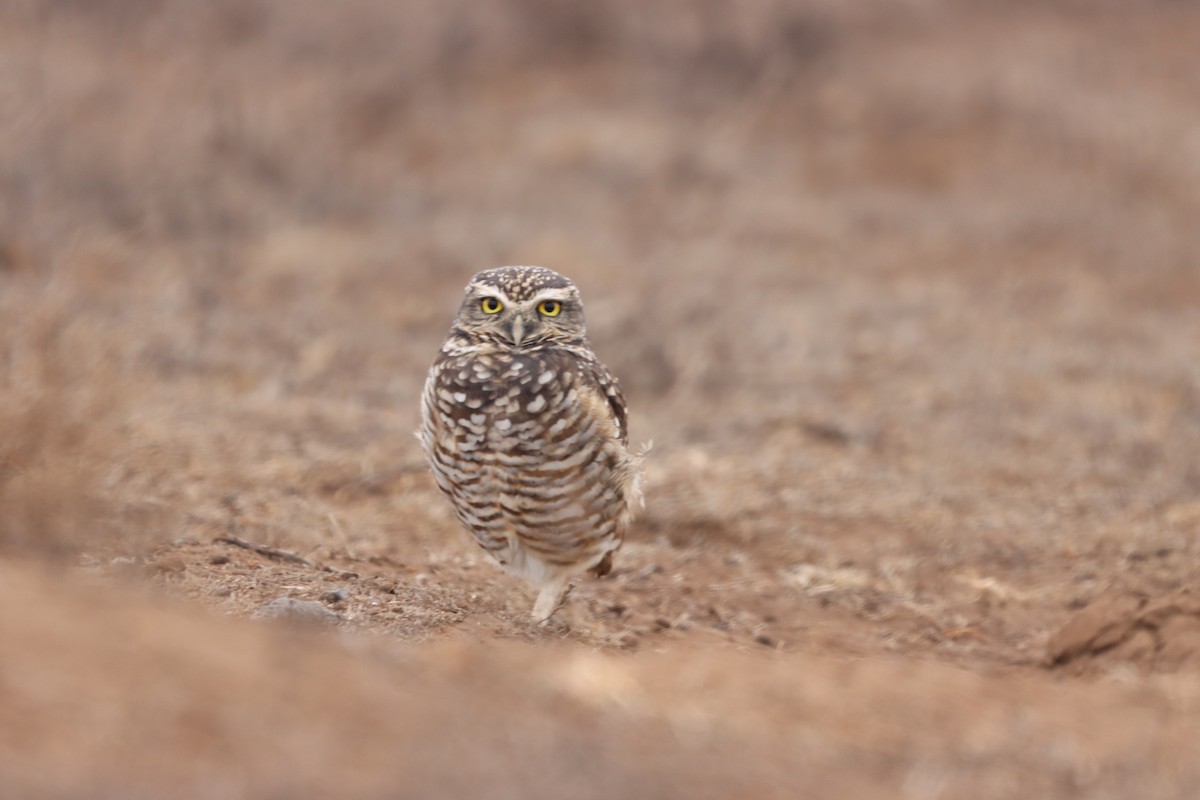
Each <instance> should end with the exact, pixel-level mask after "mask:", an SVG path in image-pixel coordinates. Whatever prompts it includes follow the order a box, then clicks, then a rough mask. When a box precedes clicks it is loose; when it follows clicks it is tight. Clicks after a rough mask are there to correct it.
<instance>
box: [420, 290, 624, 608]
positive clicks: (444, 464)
mask: <svg viewBox="0 0 1200 800" xmlns="http://www.w3.org/2000/svg"><path fill="white" fill-rule="evenodd" d="M504 269H507V270H538V269H539V268H504ZM504 269H502V270H490V271H488V272H485V273H480V275H478V276H476V277H475V278H474V279H473V280H472V284H471V285H469V286H468V298H467V299H466V300H465V301H464V309H463V311H462V312H460V319H461V316H462V315H463V314H466V313H469V312H470V311H471V310H472V309H471V308H468V304H469V303H472V302H473V299H474V298H473V295H477V294H480V293H486V292H488V291H492V292H496V293H497V294H499V295H500V296H501V297H503V301H500V300H497V303H502V305H503V306H505V307H507V306H509V305H512V306H516V307H517V309H518V310H519V309H520V308H521V304H522V296H523V295H525V296H526V297H525V300H524V302H525V303H526V304H528V303H531V302H534V301H536V300H537V299H538V298H541V297H544V296H549V297H552V298H554V299H553V300H551V301H545V300H543V301H542V302H543V304H544V303H545V302H554V303H559V304H561V305H560V306H559V307H560V308H562V307H564V306H565V305H566V304H567V303H569V302H570V298H571V297H572V296H575V297H577V292H576V291H575V289H574V285H573V284H571V283H570V282H569V281H568V280H567V279H565V278H563V277H562V276H559V275H558V274H557V273H553V272H550V271H549V270H541V271H540V272H541V273H548V275H546V276H543V275H540V274H535V275H534V277H535V278H537V277H543V278H546V279H548V280H543V281H542V284H543V285H538V281H536V280H535V281H532V283H530V282H526V283H525V284H522V283H520V281H515V280H511V279H510V280H508V281H505V280H503V279H504V278H506V277H509V278H514V277H515V278H519V277H521V276H520V275H517V276H512V275H505V274H503V273H504ZM489 273H502V274H500V275H499V276H498V277H496V276H493V280H492V281H489V280H488V279H487V276H489ZM556 279H557V280H556ZM547 283H548V284H549V286H548V287H547V286H546V285H545V284H547ZM523 288H524V289H525V291H524V292H523V291H522V289H523ZM487 296H492V295H487ZM485 321H486V320H485ZM533 322H534V323H536V322H537V320H536V319H534V321H533ZM513 324H514V325H518V324H520V325H523V324H524V323H513ZM578 324H579V330H578V332H570V333H571V334H572V335H571V336H569V337H543V338H541V339H536V338H535V339H534V340H532V341H530V342H529V343H528V344H526V343H525V342H524V341H521V340H520V339H519V337H520V332H518V334H516V336H517V337H518V339H517V341H515V343H514V342H511V341H506V340H503V339H501V340H499V341H497V340H496V339H494V338H493V337H489V336H487V335H481V334H480V332H472V331H471V330H470V329H465V330H464V329H463V327H464V326H461V325H456V327H455V329H454V330H452V331H451V335H450V337H449V338H448V339H447V341H446V343H445V344H444V345H443V347H442V350H441V353H440V354H439V356H438V358H437V360H436V361H435V362H434V365H433V367H432V368H431V370H430V373H429V376H428V379H427V381H426V384H425V391H424V393H423V398H422V419H423V423H422V428H421V431H420V432H419V437H420V439H421V441H422V444H423V446H424V449H425V453H426V457H427V459H428V461H429V463H430V466H431V468H432V471H433V475H434V478H435V480H436V482H437V485H438V487H439V488H440V489H441V490H442V492H444V493H445V494H446V495H447V496H448V497H449V498H450V501H451V504H452V506H453V508H454V511H455V514H456V515H457V517H458V519H459V521H460V522H461V523H462V524H463V526H464V527H465V528H466V529H467V530H468V531H469V532H470V533H471V534H472V536H474V538H475V541H476V542H477V543H478V544H479V546H480V547H482V548H483V549H484V550H485V551H486V552H487V553H488V554H489V555H490V556H491V557H492V558H493V559H495V561H496V562H497V563H498V564H499V565H500V566H501V567H502V568H504V569H505V570H506V571H508V572H510V573H512V574H514V575H517V576H520V577H523V578H525V579H527V580H529V581H531V582H533V583H534V584H537V585H538V586H539V587H541V589H542V592H541V594H540V595H539V598H538V603H537V604H536V605H535V608H534V617H535V618H538V619H540V620H545V619H546V618H548V617H549V616H550V615H551V614H552V613H553V612H554V610H555V608H556V607H557V605H558V603H559V602H560V599H561V595H562V593H563V590H564V589H565V586H566V582H567V580H569V579H570V577H571V576H573V575H575V574H577V573H580V572H583V571H586V570H589V569H591V570H594V571H596V572H597V573H598V574H603V572H606V571H607V569H608V567H609V565H610V563H611V559H612V554H613V553H614V552H615V551H616V550H617V548H619V547H620V546H621V541H622V537H623V535H624V530H625V527H626V526H627V524H628V523H629V521H630V518H631V515H632V510H633V508H634V507H635V506H636V505H637V504H638V503H639V502H640V490H639V480H638V472H639V464H638V461H639V459H638V458H636V457H634V456H633V455H632V454H630V452H629V450H628V447H627V443H628V433H627V431H626V411H625V404H624V399H623V397H622V395H621V392H620V389H619V387H618V385H617V383H616V381H615V380H614V379H613V377H612V376H611V374H609V372H608V370H607V369H606V368H605V367H604V366H603V365H602V364H601V363H600V362H599V361H598V360H597V359H596V358H595V356H594V355H593V354H592V353H591V350H590V348H589V347H588V345H587V341H586V338H584V337H583V335H582V316H581V314H580V316H579V323H578ZM521 330H522V329H521V328H518V331H521ZM485 333H486V332H485Z"/></svg>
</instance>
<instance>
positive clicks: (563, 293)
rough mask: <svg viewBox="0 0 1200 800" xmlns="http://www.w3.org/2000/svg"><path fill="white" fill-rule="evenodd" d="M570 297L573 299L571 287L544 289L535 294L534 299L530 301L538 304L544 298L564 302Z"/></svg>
mask: <svg viewBox="0 0 1200 800" xmlns="http://www.w3.org/2000/svg"><path fill="white" fill-rule="evenodd" d="M570 299H571V290H570V289H544V290H542V291H540V292H538V293H537V294H535V295H534V296H533V299H532V300H530V301H529V302H530V303H533V304H534V305H537V304H538V303H540V302H542V301H543V300H557V301H558V302H560V303H564V302H566V301H568V300H570Z"/></svg>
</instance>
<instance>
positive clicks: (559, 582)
mask: <svg viewBox="0 0 1200 800" xmlns="http://www.w3.org/2000/svg"><path fill="white" fill-rule="evenodd" d="M570 591H571V586H570V584H569V582H568V577H567V576H566V575H563V576H560V577H555V578H551V579H549V580H548V581H546V582H545V583H543V584H542V588H541V591H539V592H538V596H537V601H536V602H535V603H534V604H533V621H534V622H537V623H539V624H545V623H546V622H548V621H549V620H550V617H552V616H554V612H555V611H558V609H559V608H560V607H561V606H562V604H563V600H566V599H567V593H568V592H570Z"/></svg>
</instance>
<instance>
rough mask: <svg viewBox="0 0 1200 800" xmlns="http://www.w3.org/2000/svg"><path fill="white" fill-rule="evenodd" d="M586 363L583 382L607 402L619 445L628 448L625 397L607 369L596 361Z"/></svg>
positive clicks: (619, 385)
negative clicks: (615, 424)
mask: <svg viewBox="0 0 1200 800" xmlns="http://www.w3.org/2000/svg"><path fill="white" fill-rule="evenodd" d="M586 363H587V367H588V368H587V369H586V370H584V375H583V377H584V380H586V381H587V382H588V383H590V384H592V385H593V386H594V387H595V388H596V389H597V390H598V391H599V392H600V393H601V394H603V395H604V398H605V399H606V400H608V405H609V407H610V408H611V409H612V415H613V420H614V421H615V422H616V423H617V431H618V433H619V436H620V439H621V444H623V445H625V446H627V447H628V446H629V424H628V416H629V414H628V411H627V410H626V407H625V395H624V394H622V392H621V384H620V383H618V382H617V379H616V377H614V376H613V374H612V373H611V372H609V371H608V367H606V366H604V365H603V364H601V363H600V362H599V361H597V360H596V359H594V358H593V359H589V360H588V361H587V362H586Z"/></svg>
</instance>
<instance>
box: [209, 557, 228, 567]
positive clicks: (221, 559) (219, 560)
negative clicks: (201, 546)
mask: <svg viewBox="0 0 1200 800" xmlns="http://www.w3.org/2000/svg"><path fill="white" fill-rule="evenodd" d="M208 563H210V564H216V565H217V566H220V565H221V564H228V563H229V556H225V555H220V556H213V557H212V558H210V559H209V560H208Z"/></svg>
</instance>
